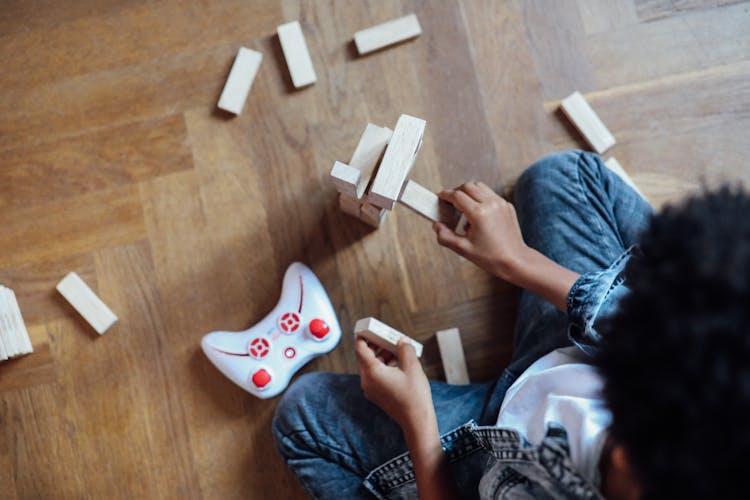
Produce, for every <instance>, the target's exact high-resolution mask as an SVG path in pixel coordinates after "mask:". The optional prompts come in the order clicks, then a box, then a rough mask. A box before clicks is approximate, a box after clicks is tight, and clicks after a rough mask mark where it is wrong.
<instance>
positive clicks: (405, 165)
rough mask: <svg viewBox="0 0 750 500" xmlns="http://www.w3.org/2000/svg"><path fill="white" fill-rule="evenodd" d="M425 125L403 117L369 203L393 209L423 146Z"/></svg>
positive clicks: (377, 176)
mask: <svg viewBox="0 0 750 500" xmlns="http://www.w3.org/2000/svg"><path fill="white" fill-rule="evenodd" d="M425 125H426V122H425V121H424V120H421V119H419V118H415V117H413V116H409V115H401V116H400V117H399V119H398V122H397V123H396V128H395V129H394V130H393V135H392V136H391V140H390V142H389V143H388V147H387V148H386V150H385V154H384V155H383V161H381V162H380V167H378V171H377V173H376V174H375V179H374V180H373V181H372V184H371V186H370V191H369V193H368V195H367V198H368V202H369V203H372V204H373V205H376V206H378V207H380V208H386V209H388V210H392V209H393V205H394V204H395V203H396V200H398V197H399V194H401V190H402V188H403V186H404V183H405V182H406V179H407V177H408V176H409V172H410V171H411V168H412V166H414V161H415V160H416V158H417V153H418V152H419V148H420V146H421V145H422V136H423V135H424V128H425Z"/></svg>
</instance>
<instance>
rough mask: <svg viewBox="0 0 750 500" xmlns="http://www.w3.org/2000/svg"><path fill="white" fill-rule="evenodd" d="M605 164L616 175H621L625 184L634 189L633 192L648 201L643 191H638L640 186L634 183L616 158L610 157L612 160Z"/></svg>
mask: <svg viewBox="0 0 750 500" xmlns="http://www.w3.org/2000/svg"><path fill="white" fill-rule="evenodd" d="M604 164H605V165H606V166H607V167H608V168H609V169H610V170H612V171H613V172H614V173H616V174H617V175H619V176H620V178H621V179H622V180H623V181H625V183H626V184H627V185H628V186H630V187H632V188H633V190H635V192H636V193H638V194H639V195H641V198H643V199H644V200H645V199H646V197H645V196H644V195H643V193H641V190H640V189H638V186H636V185H635V182H633V179H631V178H630V176H629V175H628V173H627V172H626V171H625V169H624V168H622V165H620V162H619V161H617V160H616V159H615V157H614V156H612V157H610V159H609V160H607V161H605V162H604Z"/></svg>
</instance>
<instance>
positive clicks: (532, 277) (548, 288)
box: [501, 248, 580, 312]
mask: <svg viewBox="0 0 750 500" xmlns="http://www.w3.org/2000/svg"><path fill="white" fill-rule="evenodd" d="M506 274H507V275H506V276H501V277H503V278H504V279H506V280H507V281H510V282H511V283H513V284H514V285H516V286H519V287H521V288H525V289H527V290H530V291H532V292H534V293H536V294H537V295H539V296H541V297H543V298H544V299H546V300H548V301H549V302H551V303H552V304H553V305H555V307H557V308H558V309H560V310H561V311H563V312H567V308H568V306H567V301H568V294H569V293H570V289H571V288H572V287H573V284H574V283H575V282H576V281H577V280H578V278H579V277H580V275H579V274H578V273H576V272H574V271H571V270H570V269H567V268H566V267H563V266H561V265H560V264H558V263H556V262H555V261H553V260H552V259H550V258H548V257H546V256H545V255H543V254H541V253H540V252H538V251H536V250H534V249H533V248H528V250H527V251H526V252H524V255H523V257H522V258H521V259H519V261H518V262H516V263H515V264H514V265H513V267H512V269H511V270H510V271H508V272H507V273H506Z"/></svg>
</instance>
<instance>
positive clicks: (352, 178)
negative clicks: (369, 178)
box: [331, 161, 362, 198]
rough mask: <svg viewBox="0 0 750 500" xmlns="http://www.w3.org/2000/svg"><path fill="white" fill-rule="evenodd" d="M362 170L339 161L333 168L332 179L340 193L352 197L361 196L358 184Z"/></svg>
mask: <svg viewBox="0 0 750 500" xmlns="http://www.w3.org/2000/svg"><path fill="white" fill-rule="evenodd" d="M361 177H362V172H360V171H359V170H358V169H356V168H353V167H351V166H349V165H347V164H346V163H341V162H340V161H337V162H335V163H334V164H333V168H332V169H331V181H332V182H333V185H334V186H336V189H338V190H339V193H341V194H344V195H346V196H348V197H350V198H359V197H358V196H357V185H358V184H359V181H360V178H361Z"/></svg>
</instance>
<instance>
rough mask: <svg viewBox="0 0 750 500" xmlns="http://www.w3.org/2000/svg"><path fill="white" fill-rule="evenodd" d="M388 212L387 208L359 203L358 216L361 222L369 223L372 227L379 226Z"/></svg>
mask: <svg viewBox="0 0 750 500" xmlns="http://www.w3.org/2000/svg"><path fill="white" fill-rule="evenodd" d="M387 214H388V210H386V209H384V208H380V207H376V206H375V205H370V204H369V203H360V206H359V218H360V220H361V221H362V222H364V223H366V224H369V225H371V226H373V227H379V226H380V224H381V223H382V222H383V219H385V216H386V215H387Z"/></svg>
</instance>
